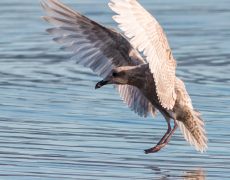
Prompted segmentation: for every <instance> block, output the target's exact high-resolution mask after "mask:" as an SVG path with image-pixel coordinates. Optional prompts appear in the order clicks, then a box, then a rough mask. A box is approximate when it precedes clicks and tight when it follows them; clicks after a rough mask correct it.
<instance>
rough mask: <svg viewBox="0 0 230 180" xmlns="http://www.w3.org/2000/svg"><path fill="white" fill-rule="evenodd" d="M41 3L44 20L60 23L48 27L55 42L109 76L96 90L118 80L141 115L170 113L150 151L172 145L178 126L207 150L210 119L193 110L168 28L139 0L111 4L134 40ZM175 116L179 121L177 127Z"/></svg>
mask: <svg viewBox="0 0 230 180" xmlns="http://www.w3.org/2000/svg"><path fill="white" fill-rule="evenodd" d="M41 4H42V7H43V9H44V10H45V12H46V13H47V16H45V17H44V19H45V20H46V21H48V22H49V23H51V24H53V25H54V26H55V27H54V28H51V29H48V30H47V31H48V32H49V33H50V34H52V35H54V36H55V38H54V41H56V42H58V43H60V44H63V46H64V48H65V49H66V50H70V51H72V52H73V57H72V59H75V60H76V61H77V63H78V64H81V65H83V66H85V67H89V68H91V69H92V70H93V71H94V72H95V73H97V74H98V75H99V76H101V77H103V78H104V79H103V80H102V81H100V82H99V83H97V85H96V88H100V87H102V86H103V85H106V84H115V85H116V87H117V90H118V92H119V93H120V95H121V97H122V99H123V100H124V102H125V103H126V104H127V105H128V106H129V107H130V108H131V110H133V111H134V112H136V113H137V114H139V115H140V116H143V117H146V116H147V115H148V114H149V113H150V114H152V115H155V114H156V109H158V110H159V111H160V112H161V113H162V115H163V116H164V117H165V119H166V122H167V125H168V130H167V132H166V133H165V135H164V136H163V137H162V139H161V140H160V141H159V143H158V144H157V145H156V146H154V147H152V148H150V149H147V150H146V151H145V152H146V153H152V152H157V151H159V150H160V149H161V148H162V147H164V146H165V145H167V143H168V142H169V140H170V138H171V136H172V134H173V133H174V132H175V130H176V128H177V126H179V127H180V129H181V131H182V133H183V135H184V137H185V139H186V140H187V141H188V142H189V143H190V144H192V145H194V146H195V148H196V149H197V150H199V151H201V152H203V151H205V150H206V149H207V138H206V135H205V130H204V123H203V121H202V119H201V118H200V114H199V113H198V112H197V111H195V110H194V109H193V106H192V102H191V99H190V97H189V95H188V93H187V91H186V88H185V86H184V83H183V82H182V81H181V80H180V79H179V78H178V77H176V75H175V70H176V61H175V59H174V58H173V55H172V51H171V49H170V47H169V43H168V41H167V38H166V36H165V34H164V32H163V29H162V27H161V26H160V24H159V23H158V22H157V20H156V19H155V18H154V17H152V16H151V15H150V14H149V13H148V12H147V11H146V10H145V9H144V8H143V7H142V6H141V5H140V4H139V3H138V2H137V1H136V0H111V2H110V3H109V6H110V7H111V9H112V10H113V11H115V12H116V13H117V14H118V15H116V16H115V17H114V19H115V20H116V21H117V22H118V23H119V27H120V28H121V29H122V30H123V31H124V33H125V36H126V37H127V38H129V39H130V41H129V40H127V39H126V38H125V37H124V36H123V35H122V34H120V33H118V32H117V31H115V30H112V29H110V28H106V27H104V26H102V25H100V24H98V23H96V22H94V21H92V20H90V19H88V18H87V17H85V16H83V15H81V14H80V13H78V12H76V11H73V10H71V9H70V8H68V7H67V6H65V5H63V4H62V3H60V2H59V1H57V0H44V1H42V3H41ZM138 50H139V51H140V52H143V55H144V58H143V57H142V56H141V55H140V53H139V52H138ZM170 119H173V120H174V128H173V129H172V128H171V125H170Z"/></svg>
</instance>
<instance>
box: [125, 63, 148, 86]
mask: <svg viewBox="0 0 230 180" xmlns="http://www.w3.org/2000/svg"><path fill="white" fill-rule="evenodd" d="M129 71H130V72H129V73H128V74H129V77H128V84H129V85H132V86H136V87H137V88H139V89H142V88H143V87H144V85H145V83H146V77H147V76H146V73H148V71H149V68H148V64H142V65H139V66H135V67H133V68H131V69H130V70H129Z"/></svg>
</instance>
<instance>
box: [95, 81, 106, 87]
mask: <svg viewBox="0 0 230 180" xmlns="http://www.w3.org/2000/svg"><path fill="white" fill-rule="evenodd" d="M108 82H109V81H104V80H102V81H100V82H98V83H97V84H96V86H95V89H99V88H101V87H102V86H104V85H106V84H108Z"/></svg>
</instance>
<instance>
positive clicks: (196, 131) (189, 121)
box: [177, 108, 208, 152]
mask: <svg viewBox="0 0 230 180" xmlns="http://www.w3.org/2000/svg"><path fill="white" fill-rule="evenodd" d="M177 123H178V126H179V128H180V130H181V132H182V134H183V135H184V138H185V139H186V140H187V141H188V142H189V143H190V144H191V145H193V146H195V149H196V150H197V151H200V152H205V151H206V150H207V148H208V146H207V141H208V139H207V137H206V132H205V129H204V121H203V120H202V119H201V116H200V113H199V112H198V111H195V110H192V109H190V108H187V109H186V110H185V111H183V115H182V116H179V117H177Z"/></svg>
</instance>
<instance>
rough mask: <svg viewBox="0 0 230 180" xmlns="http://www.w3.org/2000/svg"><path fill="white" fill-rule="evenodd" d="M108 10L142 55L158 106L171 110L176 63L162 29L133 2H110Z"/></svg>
mask: <svg viewBox="0 0 230 180" xmlns="http://www.w3.org/2000/svg"><path fill="white" fill-rule="evenodd" d="M109 7H110V8H111V9H112V10H113V11H114V12H116V13H117V14H118V15H115V16H114V17H113V19H114V20H115V21H116V22H117V23H119V27H120V29H121V30H123V31H124V33H125V35H126V36H127V37H128V38H130V39H131V44H132V45H133V46H134V47H135V48H136V49H138V50H139V51H141V52H142V51H143V53H144V55H145V56H146V60H147V61H148V62H149V67H150V70H151V72H152V73H153V77H154V80H155V84H156V90H157V95H158V98H159V101H160V103H161V105H162V106H163V107H165V108H167V109H172V108H173V106H174V104H175V100H176V93H175V70H176V61H175V60H174V58H173V55H172V52H171V49H170V47H169V43H168V41H167V38H166V36H165V34H164V31H163V29H162V27H161V26H160V24H159V23H158V22H157V20H156V19H155V18H154V17H153V16H151V14H149V13H148V12H147V11H146V10H145V9H144V8H143V7H142V6H141V5H140V4H139V3H138V2H137V1H136V0H111V2H110V3H109Z"/></svg>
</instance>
